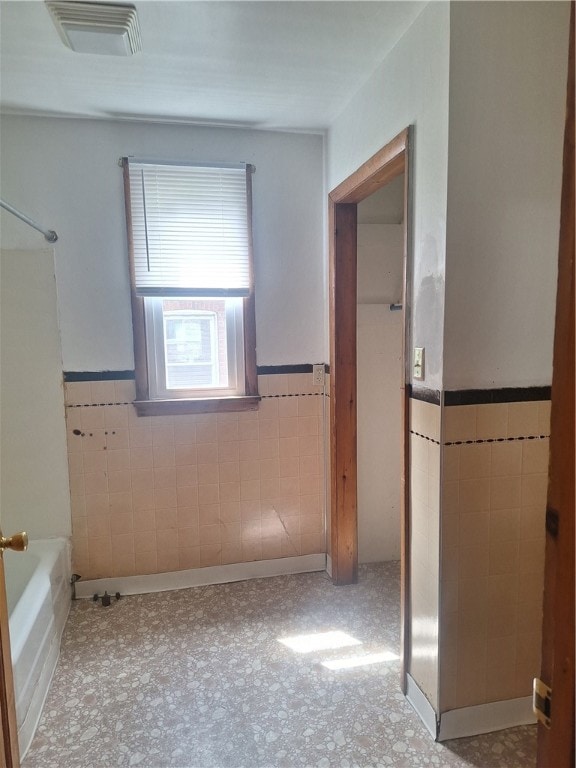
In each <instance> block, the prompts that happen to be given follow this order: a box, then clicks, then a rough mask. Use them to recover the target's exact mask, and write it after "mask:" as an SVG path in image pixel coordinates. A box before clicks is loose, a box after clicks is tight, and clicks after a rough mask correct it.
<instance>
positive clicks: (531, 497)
mask: <svg viewBox="0 0 576 768" xmlns="http://www.w3.org/2000/svg"><path fill="white" fill-rule="evenodd" d="M547 493H548V475H547V474H539V475H536V474H534V475H524V476H523V477H522V506H523V507H531V506H535V507H542V508H545V507H546V497H547Z"/></svg>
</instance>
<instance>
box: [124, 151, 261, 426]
mask: <svg viewBox="0 0 576 768" xmlns="http://www.w3.org/2000/svg"><path fill="white" fill-rule="evenodd" d="M123 166H124V186H125V193H126V217H127V226H128V246H129V248H128V250H129V258H130V275H131V284H132V316H133V327H134V353H135V355H134V356H135V367H136V392H137V399H136V403H135V404H136V408H137V410H138V413H140V414H142V415H144V414H146V415H151V414H156V413H191V412H201V411H218V410H243V409H245V408H255V407H256V404H257V401H258V393H257V377H256V344H255V333H254V328H255V323H254V290H253V277H252V249H251V220H250V217H251V173H252V171H253V169H252V167H251V166H246V165H242V166H228V165H227V166H212V165H183V164H175V163H151V162H145V161H136V160H133V159H131V158H124V159H123Z"/></svg>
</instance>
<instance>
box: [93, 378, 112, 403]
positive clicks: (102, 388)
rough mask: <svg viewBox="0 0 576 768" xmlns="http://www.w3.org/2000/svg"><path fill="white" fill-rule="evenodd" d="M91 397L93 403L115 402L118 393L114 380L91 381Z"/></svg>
mask: <svg viewBox="0 0 576 768" xmlns="http://www.w3.org/2000/svg"><path fill="white" fill-rule="evenodd" d="M90 398H91V402H92V403H114V402H115V398H116V393H115V391H114V382H113V381H91V382H90Z"/></svg>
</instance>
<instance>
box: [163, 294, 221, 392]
mask: <svg viewBox="0 0 576 768" xmlns="http://www.w3.org/2000/svg"><path fill="white" fill-rule="evenodd" d="M162 314H163V320H164V359H165V366H166V367H165V376H166V388H167V389H169V390H174V389H182V390H189V389H206V388H208V387H227V386H228V359H227V356H228V352H227V343H226V300H225V299H188V298H182V299H164V300H163V303H162Z"/></svg>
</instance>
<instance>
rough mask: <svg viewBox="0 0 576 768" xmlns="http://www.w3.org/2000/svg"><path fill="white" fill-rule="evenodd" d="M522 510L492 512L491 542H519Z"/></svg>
mask: <svg viewBox="0 0 576 768" xmlns="http://www.w3.org/2000/svg"><path fill="white" fill-rule="evenodd" d="M519 538H520V509H498V510H494V511H492V512H490V540H491V541H493V542H494V541H518V540H519Z"/></svg>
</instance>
